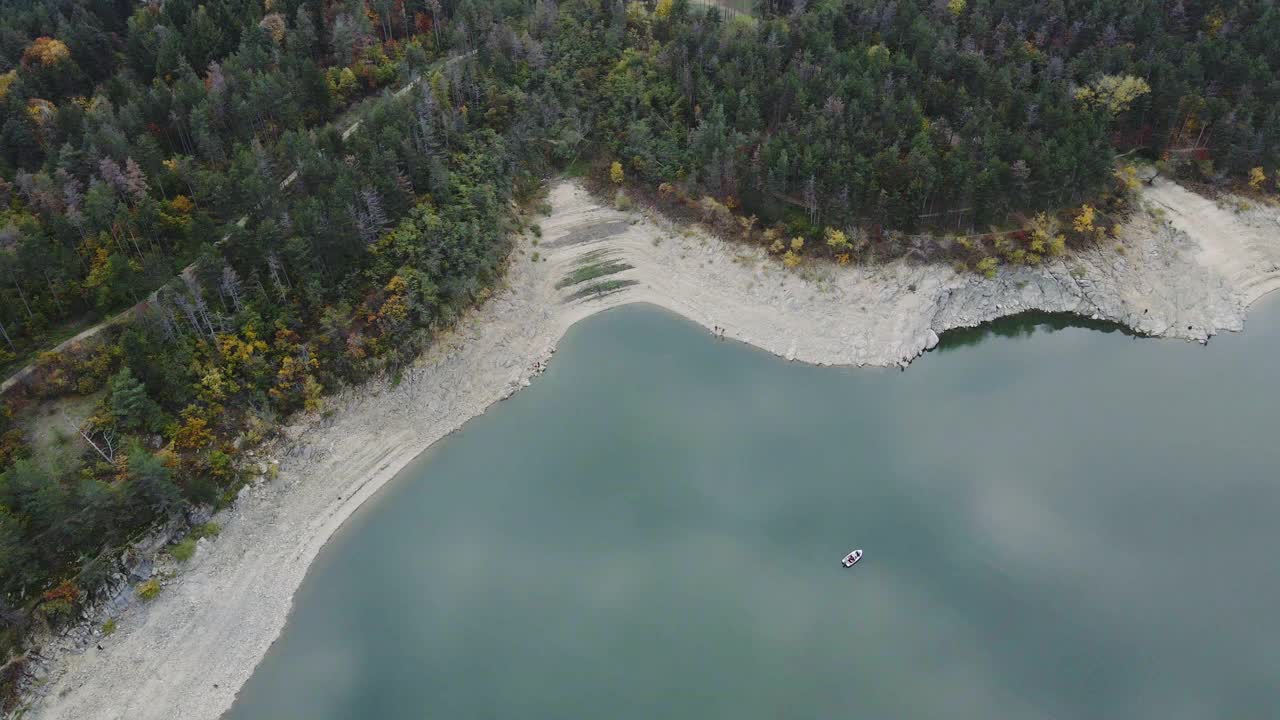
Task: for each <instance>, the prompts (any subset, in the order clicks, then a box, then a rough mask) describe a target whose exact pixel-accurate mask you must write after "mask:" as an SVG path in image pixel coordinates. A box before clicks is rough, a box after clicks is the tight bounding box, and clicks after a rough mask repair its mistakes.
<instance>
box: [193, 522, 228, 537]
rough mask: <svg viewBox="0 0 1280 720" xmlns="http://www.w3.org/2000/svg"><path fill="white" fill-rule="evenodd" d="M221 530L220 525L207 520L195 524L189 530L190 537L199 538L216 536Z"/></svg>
mask: <svg viewBox="0 0 1280 720" xmlns="http://www.w3.org/2000/svg"><path fill="white" fill-rule="evenodd" d="M221 532H222V526H221V525H219V524H218V523H216V522H207V523H205V524H203V525H197V526H195V528H194V529H192V530H191V537H193V538H195V539H197V540H199V539H200V538H216V537H218V534H219V533H221Z"/></svg>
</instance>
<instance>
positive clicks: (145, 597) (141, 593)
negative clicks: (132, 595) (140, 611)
mask: <svg viewBox="0 0 1280 720" xmlns="http://www.w3.org/2000/svg"><path fill="white" fill-rule="evenodd" d="M159 595H160V581H159V580H156V579H155V578H151V579H150V580H148V581H146V582H144V583H142V584H141V585H139V586H138V597H140V598H142V601H143V602H151V601H152V600H155V599H156V597H158V596H159Z"/></svg>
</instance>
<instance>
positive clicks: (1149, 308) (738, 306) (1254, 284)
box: [24, 181, 1280, 720]
mask: <svg viewBox="0 0 1280 720" xmlns="http://www.w3.org/2000/svg"><path fill="white" fill-rule="evenodd" d="M550 201H551V204H552V207H553V212H552V214H551V216H550V217H547V218H544V219H542V222H541V227H540V234H541V237H540V238H538V237H534V236H533V235H531V236H528V237H525V238H523V239H522V240H521V242H520V244H519V247H518V249H517V250H516V252H515V254H514V255H513V258H512V261H511V265H510V269H509V272H508V278H507V287H506V288H505V289H504V290H503V291H501V292H499V293H497V294H496V295H495V296H494V297H493V298H491V299H490V300H488V301H487V302H486V303H485V304H484V306H483V307H481V308H479V309H478V310H476V311H475V312H473V313H472V314H471V315H470V316H468V317H467V318H466V319H464V320H463V321H462V322H461V323H460V324H459V326H458V328H457V330H456V331H455V332H454V333H453V334H451V335H450V336H449V337H446V338H444V339H442V340H441V341H440V342H439V343H438V344H437V345H436V347H434V348H433V349H432V350H431V351H430V352H428V353H427V354H426V355H425V356H424V357H423V358H421V359H420V361H419V362H418V364H417V365H416V366H415V367H414V368H412V369H411V370H409V371H407V372H405V373H404V374H403V376H402V378H401V381H400V382H399V383H398V384H396V385H394V386H392V385H391V384H390V383H387V382H380V383H370V384H368V385H366V386H363V387H359V388H350V389H347V390H344V391H342V392H340V393H339V394H337V395H336V396H334V397H332V398H330V399H329V400H328V408H329V410H330V412H329V413H327V414H326V415H325V417H323V418H304V419H302V420H300V421H298V422H297V423H296V424H294V425H293V426H291V427H290V428H288V429H287V431H286V439H285V440H284V441H282V442H281V443H280V444H279V445H278V446H277V447H275V448H271V449H269V452H270V454H271V456H272V457H275V458H279V462H280V465H279V469H280V472H279V473H278V476H276V473H274V472H272V473H267V472H264V473H263V475H262V477H261V478H260V479H259V481H258V482H257V483H255V484H254V485H252V486H250V487H247V488H246V489H245V490H244V491H243V493H242V495H241V497H240V498H239V500H238V501H237V502H236V503H235V504H234V505H233V506H232V507H231V508H229V509H227V510H225V511H223V512H222V513H219V516H218V517H216V518H214V520H215V521H216V522H218V523H219V524H220V525H221V526H222V527H223V532H222V534H221V536H220V537H219V538H218V539H217V540H216V541H212V542H209V541H203V540H202V541H201V543H200V545H199V546H198V549H197V552H196V554H195V557H193V558H192V559H191V561H190V562H188V563H187V564H185V565H184V566H183V567H182V568H181V571H182V572H181V574H174V575H173V576H172V577H169V578H168V579H166V580H165V581H164V582H163V583H162V590H161V592H160V595H159V596H158V597H157V598H156V599H155V600H154V601H153V602H150V603H145V604H144V603H140V602H137V601H136V600H135V599H134V596H133V595H131V594H130V593H133V589H132V587H131V586H130V585H129V581H131V580H134V579H133V578H126V581H124V582H121V583H120V588H119V589H118V592H117V593H116V594H115V595H114V597H115V600H113V601H112V602H110V603H106V604H104V605H103V606H101V607H99V608H98V609H97V611H96V613H95V614H94V615H93V617H92V618H90V620H91V622H87V623H86V624H84V625H82V626H81V628H80V629H78V630H74V631H72V632H71V633H69V634H68V635H67V636H65V637H62V638H50V639H49V642H48V644H47V646H46V647H47V652H46V653H45V658H41V659H36V660H35V661H34V662H33V667H34V668H36V671H37V672H38V673H39V675H40V681H39V682H37V683H35V684H33V686H32V687H31V689H30V692H29V694H28V698H29V700H30V710H29V712H28V714H27V715H25V716H24V717H34V718H59V719H60V718H68V719H71V718H75V719H76V720H87V719H89V718H126V717H127V718H130V720H137V719H139V718H173V717H181V718H188V719H196V720H198V719H205V718H208V719H210V720H212V719H213V718H218V717H220V716H221V715H222V714H223V713H224V712H225V711H226V710H227V708H229V707H230V706H231V704H232V702H233V701H234V698H235V694H236V692H237V691H238V690H239V688H240V687H241V685H242V684H243V683H244V681H245V680H247V679H248V677H249V675H250V674H251V673H252V672H253V669H254V667H255V666H256V664H257V663H258V662H259V661H260V660H261V658H262V657H263V655H264V654H265V653H266V652H267V650H268V648H269V647H270V645H271V643H272V642H273V641H274V640H275V638H276V637H277V636H278V635H279V633H280V630H281V629H282V628H283V626H284V623H285V622H286V620H287V617H288V612H289V609H290V606H291V603H292V598H293V593H294V591H295V590H296V589H297V587H298V586H299V584H300V583H301V582H302V579H303V577H304V576H305V574H306V570H307V568H308V566H309V565H310V564H311V561H312V559H313V558H314V557H315V555H316V553H317V552H318V551H319V550H320V548H321V547H322V546H323V544H324V543H325V542H326V541H327V540H328V539H329V537H330V536H331V535H332V533H333V532H334V531H335V530H336V529H337V528H338V527H339V526H340V525H341V523H342V522H343V521H344V520H345V519H346V518H347V517H348V516H349V515H350V514H351V513H352V512H354V511H355V509H356V508H357V507H359V506H360V504H362V503H363V502H364V501H365V500H366V499H368V498H369V497H370V496H372V494H373V493H374V492H376V491H377V489H378V488H380V487H381V486H382V485H383V484H385V483H386V482H387V481H389V480H390V479H391V478H392V477H394V476H395V475H396V473H397V472H398V471H399V470H400V469H401V468H402V467H403V466H404V465H405V464H407V463H408V462H409V461H410V460H411V459H412V458H413V457H415V456H416V455H418V454H419V453H420V452H421V451H423V450H424V449H426V448H427V447H429V446H430V445H431V444H432V443H434V442H435V441H436V440H438V439H440V438H441V437H443V436H444V435H446V434H448V433H450V432H453V431H454V430H456V429H458V428H459V427H461V426H462V425H463V424H464V423H465V422H466V421H467V420H469V419H470V418H472V417H474V416H476V415H478V414H480V413H481V412H483V411H484V410H485V409H486V408H487V407H489V406H490V405H491V404H493V403H494V402H497V401H500V400H501V399H503V398H506V397H508V396H510V395H511V394H512V393H514V392H516V391H518V390H519V389H520V388H521V387H524V386H527V385H528V384H529V382H530V380H531V378H532V377H534V376H535V375H537V374H538V373H539V372H541V371H542V370H543V369H545V367H546V363H547V362H548V361H549V359H550V357H551V355H552V353H553V352H554V348H555V345H556V343H557V342H558V341H559V339H560V337H561V336H562V335H563V334H564V332H566V331H567V330H568V328H569V327H571V326H572V325H573V324H574V323H575V322H577V321H578V320H581V319H582V318H584V317H587V316H590V315H593V314H595V313H597V312H601V311H603V310H605V309H608V308H611V307H615V306H618V305H623V304H628V303H635V302H647V303H652V304H655V305H658V306H661V307H664V308H667V309H668V310H671V311H673V312H676V313H679V314H681V315H683V316H685V317H687V318H689V319H691V320H693V321H695V322H698V323H700V324H702V325H704V326H705V327H707V328H708V329H712V328H719V330H717V332H719V333H722V334H723V335H724V336H725V337H729V338H736V339H738V340H741V341H743V342H746V343H750V344H752V345H755V346H757V347H760V348H762V349H764V350H767V351H769V352H772V353H774V354H776V355H779V356H782V357H785V358H787V359H791V360H799V361H804V362H809V363H815V364H833V365H834V364H838V365H877V366H894V365H906V364H907V363H909V362H911V360H912V359H914V358H916V357H918V356H919V355H920V354H921V353H922V352H924V351H926V350H928V349H930V348H932V347H933V346H934V345H936V343H937V342H938V336H939V335H940V334H941V333H943V332H945V331H946V330H949V329H952V328H957V327H969V326H974V325H978V324H980V323H983V322H987V321H990V320H994V319H996V318H999V317H1001V316H1005V315H1011V314H1016V313H1019V312H1023V311H1028V310H1041V311H1048V312H1072V313H1077V314H1080V315H1084V316H1087V317H1093V318H1096V319H1105V320H1111V321H1114V322H1117V323H1120V324H1123V325H1125V326H1127V327H1129V328H1131V329H1133V330H1134V331H1135V332H1137V333H1140V334H1144V335H1151V336H1158V337H1174V338H1182V339H1187V340H1194V341H1201V342H1204V341H1207V339H1208V338H1209V337H1210V336H1212V335H1213V334H1215V333H1218V332H1221V331H1228V330H1240V329H1241V328H1243V324H1244V318H1245V313H1246V310H1247V308H1248V306H1249V305H1250V304H1251V303H1252V302H1253V301H1254V300H1256V299H1257V298H1258V297H1261V295H1262V294H1264V293H1266V292H1268V291H1270V290H1272V289H1275V288H1276V287H1277V286H1280V211H1277V210H1276V209H1275V208H1273V207H1260V208H1253V209H1249V210H1240V211H1238V210H1233V209H1224V208H1222V207H1220V206H1218V205H1217V204H1215V203H1212V202H1210V201H1208V200H1205V199H1204V198H1201V197H1199V196H1197V195H1194V194H1193V193H1190V192H1188V191H1186V190H1185V189H1183V188H1181V187H1179V186H1177V185H1175V184H1173V183H1169V182H1165V181H1158V182H1157V184H1156V185H1155V186H1153V187H1151V188H1147V189H1144V191H1143V198H1142V204H1143V206H1144V210H1143V211H1141V212H1139V213H1136V214H1135V217H1134V218H1133V220H1132V221H1131V222H1130V223H1129V225H1128V226H1127V227H1126V228H1125V230H1124V232H1123V233H1122V236H1121V245H1120V247H1119V248H1100V249H1097V250H1093V251H1089V252H1085V253H1080V254H1077V255H1075V256H1073V257H1071V258H1068V259H1065V260H1059V261H1054V262H1050V263H1046V264H1045V265H1043V266H1041V267H1038V268H1034V269H1033V268H1018V269H1012V270H1005V271H1002V272H1001V273H1000V274H999V276H998V277H997V278H996V279H995V280H986V279H983V278H979V277H976V276H973V275H969V274H959V273H956V272H955V271H954V270H952V269H951V268H947V267H938V266H919V265H910V264H907V263H901V262H899V263H893V264H890V265H886V266H881V267H874V268H834V267H821V268H810V269H808V270H806V271H804V272H796V271H791V270H787V269H784V268H782V267H781V266H780V264H779V263H777V262H776V261H773V260H770V259H767V258H765V257H764V255H763V253H762V252H760V251H759V250H757V249H754V248H746V247H743V246H738V245H733V244H729V243H725V242H722V241H720V240H717V239H715V238H713V237H711V236H709V235H707V234H705V233H702V232H698V231H696V230H694V229H690V228H682V227H678V226H676V225H674V224H672V223H670V222H668V221H666V220H663V219H661V218H657V217H652V216H649V217H646V216H643V215H641V214H638V213H626V212H621V211H618V210H615V209H612V208H607V207H604V206H602V205H600V204H599V202H598V201H597V199H596V198H594V197H592V196H591V195H590V194H588V193H587V192H586V191H585V190H584V189H583V188H582V187H581V186H579V185H577V184H574V183H560V184H558V185H556V186H555V187H554V188H553V189H552V192H551V198H550ZM1120 248H1122V249H1120ZM602 257H607V258H609V259H610V261H612V262H615V263H617V265H618V266H619V267H621V266H626V267H625V269H621V270H618V271H616V272H611V273H610V274H609V276H608V278H607V279H611V280H615V281H617V282H615V283H614V285H613V286H610V290H609V292H608V293H607V294H601V295H600V296H598V297H589V298H587V299H573V295H574V293H575V288H577V287H580V285H573V284H571V285H569V286H567V287H558V285H560V284H563V281H564V280H565V279H566V278H567V276H568V275H569V274H571V273H573V272H574V271H575V269H581V268H583V267H584V264H585V263H588V262H592V261H594V260H598V259H600V258H602ZM197 519H199V518H197ZM193 522H194V520H193ZM178 530H180V529H178ZM178 530H174V531H173V532H177V531H178ZM164 532H167V531H161V534H163V533H164ZM168 539H169V538H167V537H166V538H161V539H160V540H156V539H155V538H152V539H151V542H150V543H149V545H148V548H149V549H148V548H142V549H141V550H140V551H141V552H144V553H145V552H150V553H151V556H153V557H154V556H155V555H156V554H157V553H159V551H160V549H161V548H163V547H164V546H165V545H166V544H167V543H168ZM177 570H178V568H177V567H172V568H170V567H168V566H164V565H161V566H160V567H159V571H160V572H161V573H162V574H164V573H166V572H175V573H176V571H177ZM153 572H155V569H154V568H153ZM141 573H142V570H141V569H138V572H136V573H134V574H135V575H140V574H141ZM148 575H149V576H150V574H148ZM108 617H111V618H116V619H117V620H118V623H119V630H118V631H117V632H116V633H115V634H113V635H111V636H109V637H103V636H102V635H101V631H100V630H98V629H97V628H100V627H101V623H102V622H104V621H105V620H106V619H107V618H108Z"/></svg>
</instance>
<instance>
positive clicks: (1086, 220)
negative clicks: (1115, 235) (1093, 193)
mask: <svg viewBox="0 0 1280 720" xmlns="http://www.w3.org/2000/svg"><path fill="white" fill-rule="evenodd" d="M1094 216H1095V211H1094V209H1093V206H1092V205H1090V204H1089V203H1085V204H1084V205H1081V206H1080V212H1079V213H1077V214H1076V219H1075V222H1073V223H1072V225H1071V226H1072V227H1073V228H1075V231H1076V232H1078V233H1091V232H1093V220H1094Z"/></svg>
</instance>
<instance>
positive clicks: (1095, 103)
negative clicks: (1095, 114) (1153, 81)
mask: <svg viewBox="0 0 1280 720" xmlns="http://www.w3.org/2000/svg"><path fill="white" fill-rule="evenodd" d="M1149 92H1151V86H1150V85H1148V84H1147V81H1146V80H1143V79H1142V78H1140V77H1135V76H1133V75H1103V76H1102V77H1100V78H1098V79H1097V80H1095V81H1093V83H1092V84H1090V85H1085V86H1084V87H1081V88H1079V89H1078V90H1076V94H1075V98H1076V100H1078V101H1080V102H1081V103H1084V104H1085V105H1088V106H1089V107H1096V108H1102V109H1104V110H1106V111H1107V112H1108V113H1110V114H1112V115H1118V114H1119V113H1122V112H1124V111H1125V110H1128V109H1129V107H1130V106H1132V105H1133V101H1134V100H1137V99H1138V98H1140V97H1142V96H1143V95H1146V94H1147V93H1149Z"/></svg>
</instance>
